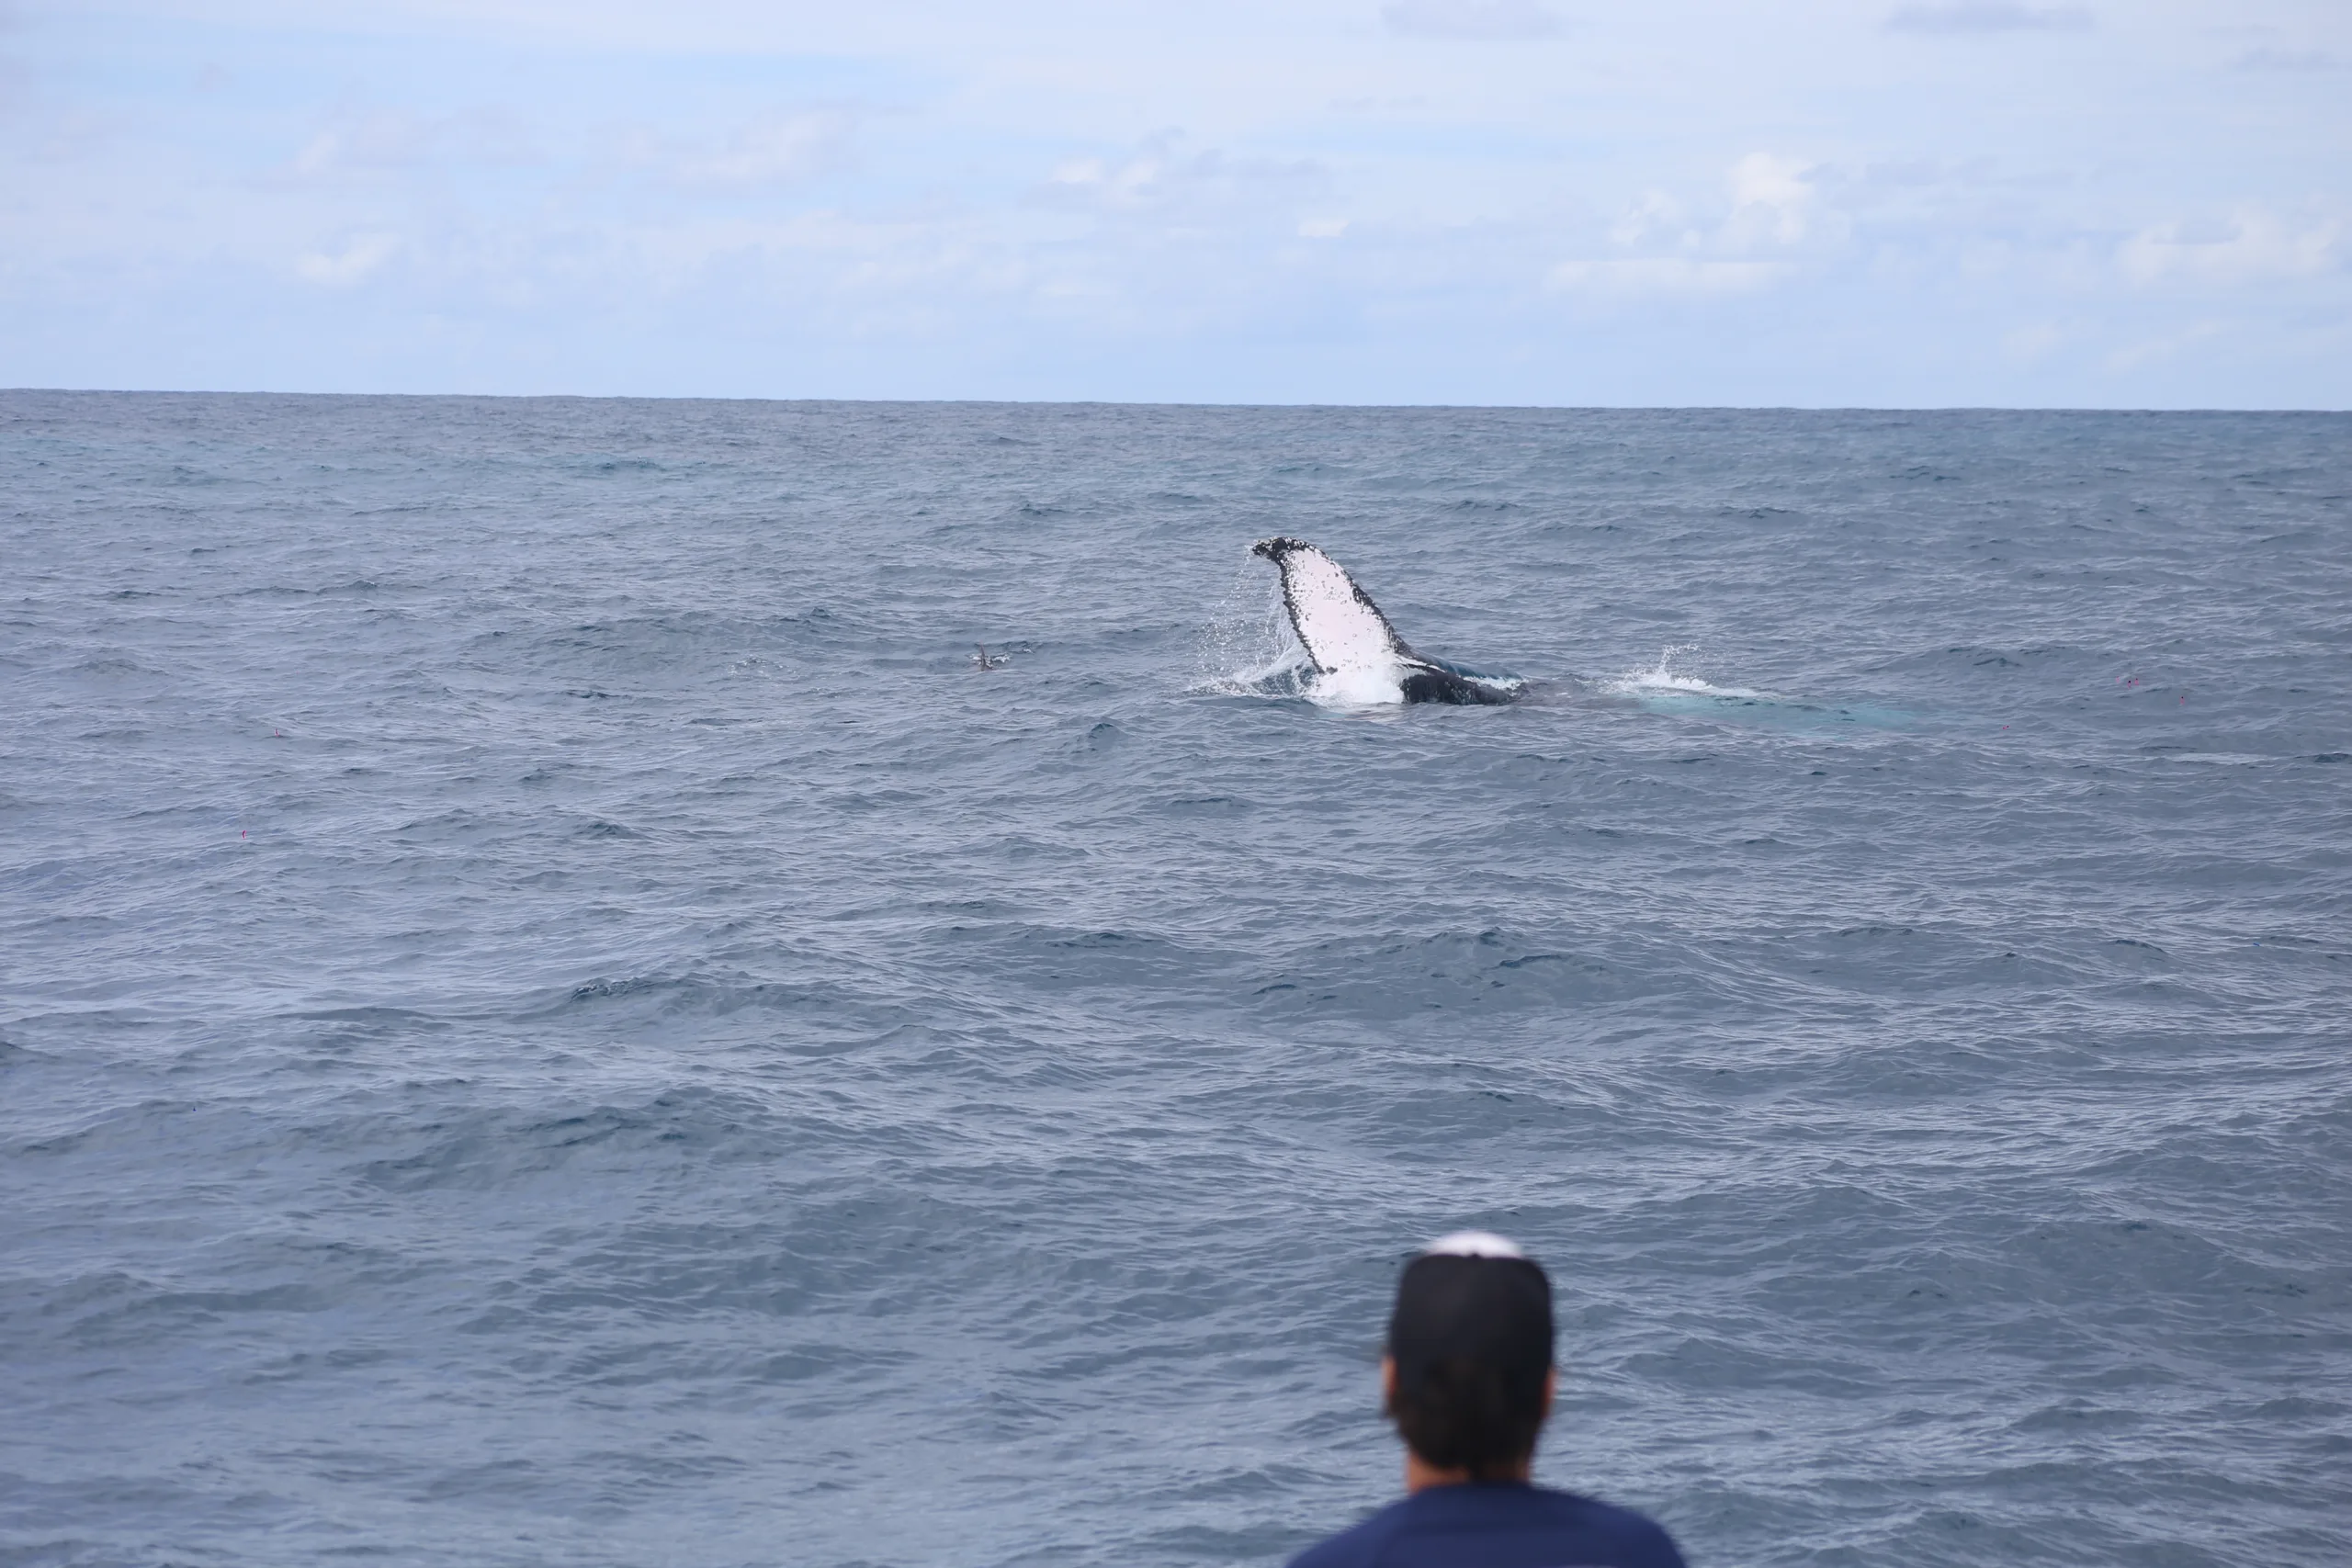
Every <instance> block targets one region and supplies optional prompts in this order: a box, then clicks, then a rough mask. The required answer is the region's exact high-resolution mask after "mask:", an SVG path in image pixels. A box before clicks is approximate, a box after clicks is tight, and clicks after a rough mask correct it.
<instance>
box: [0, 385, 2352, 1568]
mask: <svg viewBox="0 0 2352 1568" xmlns="http://www.w3.org/2000/svg"><path fill="white" fill-rule="evenodd" d="M1277 531H1280V532H1284V533H1290V534H1294V535H1298V536H1303V537H1306V538H1308V539H1311V540H1313V541H1315V542H1316V543H1317V544H1319V545H1321V546H1322V547H1325V548H1326V549H1328V550H1329V552H1330V553H1331V554H1332V555H1333V556H1334V557H1336V558H1338V559H1340V561H1342V562H1343V563H1345V564H1346V565H1347V566H1348V567H1350V568H1351V570H1353V571H1354V573H1355V574H1356V576H1357V578H1358V580H1359V581H1361V582H1362V583H1363V586H1364V587H1365V588H1366V589H1367V590H1368V591H1369V592H1371V593H1372V594H1373V595H1374V597H1375V598H1377V599H1378V600H1379V602H1380V604H1381V605H1382V606H1383V608H1384V609H1385V610H1386V611H1387V613H1388V615H1390V617H1391V618H1392V620H1394V621H1395V622H1396V624H1397V627H1398V629H1399V630H1400V631H1401V632H1402V633H1403V635H1404V636H1405V637H1408V639H1410V640H1411V641H1412V642H1413V643H1414V644H1415V645H1416V646H1417V647H1419V648H1421V649H1425V650H1426V651H1429V652H1431V653H1434V654H1438V655H1441V656H1443V657H1447V658H1451V659H1455V660H1462V661H1464V662H1466V663H1468V664H1470V665H1473V666H1475V667H1477V668H1479V669H1482V670H1487V671H1502V672H1508V673H1510V674H1515V675H1518V676H1520V677H1522V678H1523V679H1524V680H1526V682H1528V683H1529V694H1528V695H1527V697H1526V698H1525V700H1523V701H1521V702H1520V703H1518V704H1516V705H1511V706H1509V707H1500V708H1478V709H1439V708H1411V709H1397V708H1386V709H1364V708H1350V707H1347V706H1344V705H1324V704H1319V703H1317V702H1316V701H1313V700H1311V699H1310V698H1309V697H1308V696H1306V695H1302V694H1300V692H1301V688H1300V682H1299V681H1298V678H1297V672H1296V671H1295V667H1294V666H1292V665H1289V664H1286V662H1285V651H1284V647H1283V632H1282V629H1281V624H1280V616H1279V613H1278V610H1277V604H1276V598H1275V592H1274V584H1273V573H1272V571H1271V570H1269V569H1268V568H1267V567H1266V566H1265V564H1264V563H1262V562H1259V561H1253V560H1251V559H1250V557H1249V555H1248V545H1249V543H1250V540H1252V539H1254V538H1257V537H1260V536H1264V535H1267V534H1271V533H1274V532H1277ZM0 568H5V586H4V587H0V691H5V694H6V701H5V705H0V851H5V853H0V962H5V971H4V973H5V979H6V987H5V995H0V1042H5V1043H0V1180H4V1181H5V1189H0V1389H5V1390H6V1393H5V1394H0V1562H6V1563H9V1564H57V1565H65V1564H74V1565H81V1564H115V1563H123V1564H163V1563H172V1564H183V1565H198V1564H221V1565H231V1564H234V1565H239V1568H254V1565H266V1564H311V1563H319V1562H336V1561H346V1560H348V1561H358V1562H384V1563H397V1564H406V1563H416V1564H451V1565H457V1564H465V1565H485V1564H526V1563H527V1564H538V1563H550V1564H552V1563H562V1564H578V1565H594V1564H678V1565H695V1568H701V1565H723V1564H782V1565H792V1568H802V1565H807V1568H851V1565H881V1564H952V1565H973V1568H980V1565H992V1564H1032V1563H1035V1564H1119V1565H1122V1568H1128V1565H1145V1568H1150V1565H1166V1568H1182V1565H1188V1564H1205V1563H1251V1564H1257V1563H1266V1564H1271V1563H1274V1562H1279V1561H1280V1560H1281V1559H1282V1558H1283V1556H1284V1555H1285V1554H1286V1553H1288V1552H1290V1551H1295V1549H1297V1548H1298V1547H1300V1546H1302V1545H1304V1544H1305V1543H1306V1542H1307V1541H1308V1540H1312V1539H1314V1538H1315V1537H1317V1535H1319V1534H1322V1533H1324V1532H1327V1531H1329V1530H1331V1529H1338V1528H1340V1527H1341V1526H1343V1525H1345V1524H1347V1523H1349V1522H1351V1520H1352V1519H1353V1518H1355V1517H1358V1516H1359V1515H1360V1514H1361V1513H1363V1511H1365V1510H1367V1509H1369V1508H1370V1507H1372V1506H1375V1505H1377V1504H1379V1503H1380V1502H1382V1501H1385V1499H1386V1498H1387V1497H1388V1496H1390V1495H1393V1493H1394V1490H1395V1488H1396V1485H1397V1449H1396V1446H1395V1443H1394V1440H1393V1439H1392V1438H1390V1437H1389V1436H1388V1435H1387V1434H1386V1432H1385V1429H1384V1427H1383V1426H1382V1424H1381V1422H1380V1420H1379V1418H1378V1416H1377V1412H1376V1407H1375V1406H1376V1401H1375V1396H1374V1358H1375V1357H1376V1354H1377V1348H1378V1340H1379V1334H1380V1327H1381V1320H1382V1316H1383V1314H1384V1313H1385V1305H1386V1297H1387V1292H1388V1291H1389V1288H1390V1285H1391V1282H1392V1280H1393V1279H1394V1277H1395V1272H1396V1269H1397V1267H1398V1266H1399V1264H1400V1262H1401V1261H1402V1259H1403V1258H1405V1257H1407V1256H1408V1254H1409V1252H1410V1251H1411V1250H1412V1248H1413V1247H1415V1246H1416V1245H1417V1244H1418V1243H1419V1242H1420V1241H1422V1240H1425V1239H1426V1238H1428V1237H1430V1236H1431V1235H1435V1234H1438V1233H1440V1232H1442V1231H1445V1230H1449V1229H1453V1228H1455V1227H1458V1226H1464V1225H1474V1224H1475V1225H1484V1226H1489V1227H1492V1228H1495V1229H1498V1230H1500V1231H1503V1232H1506V1233H1508V1234H1510V1235H1513V1236H1516V1237H1518V1238H1520V1239H1521V1240H1522V1241H1523V1242H1524V1243H1526V1244H1527V1245H1528V1246H1529V1247H1531V1248H1532V1250H1533V1251H1535V1252H1536V1253H1537V1254H1538V1255H1539V1256H1541V1257H1542V1258H1544V1260H1545V1261H1546V1262H1547V1263H1548V1264H1549V1266H1550V1267H1551V1269H1552V1270H1553V1274H1554V1277H1555V1280H1556V1282H1557V1285H1558V1289H1559V1292H1560V1326H1561V1355H1562V1363H1563V1371H1564V1378H1563V1385H1562V1398H1561V1402H1560V1407H1559V1410H1558V1414H1557V1416H1556V1418H1555V1421H1554V1423H1553V1426H1552V1427H1551V1430H1550V1432H1549V1435H1548V1437H1547V1439H1546V1442H1545V1445H1544V1450H1543V1454H1542V1457H1541V1461H1540V1463H1539V1467H1538V1472H1539V1477H1540V1478H1541V1479H1544V1480H1545V1481H1548V1482H1550V1483H1555V1484H1560V1485H1566V1486H1571V1487H1575V1488H1577V1489H1580V1490H1588V1491H1591V1492H1596V1493H1598V1494H1600V1495H1604V1496H1607V1497H1609V1498H1611V1499H1612V1500H1615V1501H1618V1502H1622V1503H1625V1504H1628V1505H1632V1506H1639V1507H1642V1508H1645V1509H1646V1510H1649V1511H1650V1512H1652V1513H1654V1514H1655V1515H1656V1516H1657V1517H1658V1518H1660V1519H1661V1520H1662V1521H1663V1522H1664V1523H1665V1524H1666V1525H1667V1526H1668V1528H1669V1529H1671V1530H1672V1531H1673V1532H1674V1533H1675V1534H1676V1536H1677V1537H1678V1538H1679V1540H1680V1541H1681V1542H1682V1544H1683V1546H1684V1548H1685V1550H1686V1551H1687V1552H1688V1553H1689V1555H1690V1556H1691V1560H1692V1562H1694V1564H1701V1565H1704V1564H1734V1563H1737V1564H1795V1563H1807V1564H1849V1563H1850V1564H1874V1563H1903V1564H1906V1565H1921V1564H1950V1565H1954V1568H1960V1565H1967V1568H1995V1565H2010V1564H2020V1563H2052V1564H2058V1563H2064V1564H2103V1563H2116V1564H2142V1565H2149V1568H2157V1565H2162V1568H2188V1565H2197V1564H2220V1563H2232V1564H2236V1563H2243V1564H2255V1563H2260V1564H2266V1565H2272V1564H2287V1563H2291V1564H2314V1565H2316V1564H2335V1563H2341V1562H2346V1561H2352V1021H2347V1002H2352V418H2346V417H2345V416H2337V415H2236V414H2228V415H2223V414H2215V415H2133V414H2093V413H2064V414H2052V413H1918V414H1900V413H1791V412H1563V411H1549V412H1547V411H1464V410H1334V409H1191V408H1132V407H1049V406H988V405H966V406H954V405H906V406H888V405H873V404H796V403H774V404H761V403H695V402H627V401H615V402H584V401H569V400H545V401H538V400H467V399H455V398H452V399H434V400H400V399H386V400H379V399H366V398H336V399H308V398H265V397H229V396H204V397H193V396H191V397H178V396H128V395H95V394H93V395H73V394H55V393H28V392H16V393H6V394H0ZM978 644H984V645H985V646H986V648H987V649H988V650H989V653H990V654H991V655H992V656H996V657H999V658H1001V659H1002V660H1004V662H1003V663H1002V664H1001V665H1000V666H998V667H996V668H991V669H986V670H983V669H981V668H979V667H978V663H977V662H976V658H975V645H978Z"/></svg>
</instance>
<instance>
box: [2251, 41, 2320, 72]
mask: <svg viewBox="0 0 2352 1568" xmlns="http://www.w3.org/2000/svg"><path fill="white" fill-rule="evenodd" d="M2230 69H2232V70H2233V71H2341V70H2343V69H2344V62H2342V61H2340V60H2338V59H2336V58H2335V56H2334V55H2332V54H2329V53H2326V52H2325V51H2322V50H2316V49H2278V48H2276V47H2274V46H2272V45H2268V44H2265V45H2263V46H2262V47H2261V48H2259V49H2249V50H2247V51H2245V53H2243V54H2241V55H2238V56H2236V57H2235V58H2233V60H2231V62H2230Z"/></svg>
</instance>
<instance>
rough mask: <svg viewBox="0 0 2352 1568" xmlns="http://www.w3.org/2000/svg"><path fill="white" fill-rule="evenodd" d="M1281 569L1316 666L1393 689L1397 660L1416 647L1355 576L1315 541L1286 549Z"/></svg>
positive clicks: (1294, 619)
mask: <svg viewBox="0 0 2352 1568" xmlns="http://www.w3.org/2000/svg"><path fill="white" fill-rule="evenodd" d="M1282 570H1283V599H1284V601H1285V602H1286V603H1287V604H1289V606H1290V623H1291V626H1292V629H1294V630H1295V631H1296V632H1297V633H1298V640H1299V641H1300V642H1301V643H1302V644H1304V645H1305V646H1306V653H1307V657H1308V658H1310V659H1312V660H1315V663H1316V665H1317V668H1318V669H1320V670H1321V671H1323V673H1324V674H1325V675H1327V676H1337V677H1340V679H1341V681H1342V682H1344V683H1346V684H1349V685H1355V684H1359V683H1363V684H1366V685H1369V684H1371V683H1372V680H1373V678H1377V679H1379V680H1382V681H1385V682H1386V683H1387V684H1388V685H1389V686H1390V687H1392V688H1393V687H1394V686H1395V684H1396V682H1397V673H1398V671H1397V662H1398V660H1403V659H1407V658H1409V657H1411V650H1410V649H1408V648H1406V646H1405V645H1404V643H1402V642H1401V641H1399V640H1398V639H1397V634H1396V632H1395V631H1394V630H1392V629H1391V628H1390V626H1389V625H1388V622H1387V620H1386V619H1385V617H1384V616H1383V615H1381V613H1380V611H1379V610H1378V609H1377V608H1375V607H1374V604H1373V603H1372V601H1371V600H1370V599H1367V598H1366V597H1364V594H1363V590H1362V589H1360V588H1358V587H1357V586H1356V585H1355V580H1354V579H1353V578H1351V577H1350V576H1349V575H1348V574H1347V572H1346V570H1344V569H1343V568H1341V566H1340V563H1339V562H1337V561H1335V560H1333V559H1332V558H1330V557H1329V556H1327V555H1325V554H1324V553H1323V552H1322V551H1321V550H1318V549H1317V548H1315V547H1313V546H1312V545H1302V546H1298V547H1295V548H1293V549H1291V550H1290V551H1289V552H1288V553H1286V554H1285V555H1284V556H1283V559H1282ZM1363 700H1369V701H1374V702H1379V701H1384V700H1385V701H1389V702H1394V701H1396V700H1397V699H1396V698H1395V697H1388V698H1385V699H1384V698H1379V697H1369V698H1366V699H1363Z"/></svg>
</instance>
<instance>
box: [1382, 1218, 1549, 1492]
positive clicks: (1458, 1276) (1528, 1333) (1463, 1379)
mask: <svg viewBox="0 0 2352 1568" xmlns="http://www.w3.org/2000/svg"><path fill="white" fill-rule="evenodd" d="M1388 1354H1389V1355H1390V1357H1392V1358H1393V1359H1394V1360H1395V1362H1396V1367H1397V1385H1396V1391H1395V1392H1394V1393H1392V1394H1391V1395H1390V1396H1389V1399H1388V1415H1389V1416H1390V1418H1391V1419H1393V1420H1394V1421H1395V1422H1396V1423H1397V1433H1398V1435H1399V1436H1401V1437H1402V1438H1404V1439H1405V1442H1406V1444H1407V1445H1408V1447H1410V1448H1411V1449H1412V1450H1413V1452H1414V1453H1416V1454H1418V1455H1419V1456H1420V1458H1421V1460H1422V1461H1423V1462H1424V1463H1427V1464H1430V1465H1434V1466H1435V1467H1437V1468H1438V1469H1440V1470H1463V1471H1467V1472H1469V1473H1470V1475H1471V1477H1472V1478H1473V1479H1474V1480H1496V1479H1499V1478H1501V1477H1502V1476H1504V1475H1507V1474H1509V1473H1510V1472H1512V1471H1514V1470H1517V1469H1518V1468H1519V1467H1520V1465H1521V1464H1522V1463H1524V1462H1525V1461H1526V1460H1527V1458H1528V1456H1529V1455H1530V1454H1532V1453H1533V1452H1534V1451H1535V1435H1536V1432H1537V1430H1538V1429H1539V1428H1540V1427H1542V1426H1543V1425H1544V1376H1545V1374H1546V1373H1548V1372H1549V1371H1551V1369H1552V1282H1551V1280H1548V1279H1546V1278H1545V1277H1544V1270H1543V1269H1541V1268H1539V1267H1537V1266H1536V1265H1535V1264H1534V1263H1532V1262H1531V1261H1529V1260H1528V1259H1526V1258H1492V1257H1464V1256H1461V1255H1458V1254H1451V1253H1427V1254H1424V1255H1422V1256H1421V1257H1419V1258H1415V1259H1413V1261H1412V1262H1411V1263H1410V1264H1408V1265H1407V1266H1406V1269H1405V1272H1404V1274H1403V1276H1402V1277H1401V1278H1399V1279H1398V1280H1397V1308H1396V1311H1395V1312H1394V1313H1393V1314H1391V1315H1390V1318H1389V1322H1388Z"/></svg>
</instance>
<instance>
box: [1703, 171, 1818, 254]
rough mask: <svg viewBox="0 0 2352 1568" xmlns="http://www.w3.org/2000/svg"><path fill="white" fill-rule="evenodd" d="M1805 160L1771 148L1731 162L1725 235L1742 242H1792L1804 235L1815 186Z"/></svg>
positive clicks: (1749, 243)
mask: <svg viewBox="0 0 2352 1568" xmlns="http://www.w3.org/2000/svg"><path fill="white" fill-rule="evenodd" d="M1809 173H1811V168H1810V166H1809V165H1808V164H1804V163H1802V162H1800V161H1799V160H1797V159H1794V158H1783V157H1781V156H1779V155H1777V154H1775V153H1771V152H1750V153H1749V154H1748V155H1747V157H1745V158H1742V159H1741V160H1740V161H1739V162H1738V163H1736V164H1733V165H1732V166H1731V200H1732V215H1731V220H1730V222H1729V223H1727V224H1726V225H1725V228H1724V232H1725V237H1726V238H1727V239H1729V240H1731V241H1732V242H1733V243H1736V244H1740V245H1743V246H1746V245H1753V244H1757V243H1779V244H1783V245H1792V244H1795V243H1797V242H1798V241H1800V240H1802V239H1804V236H1805V230H1806V228H1807V226H1808V220H1809V219H1810V216H1811V212H1812V208H1813V200H1814V190H1813V186H1811V185H1810V184H1808V183H1807V182H1806V175H1808V174H1809Z"/></svg>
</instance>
